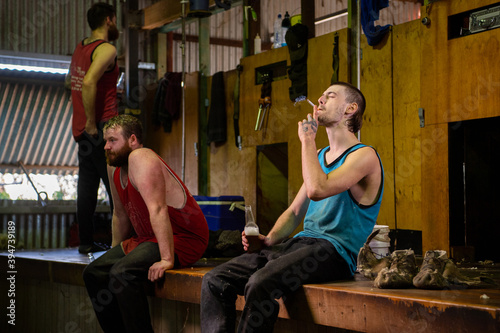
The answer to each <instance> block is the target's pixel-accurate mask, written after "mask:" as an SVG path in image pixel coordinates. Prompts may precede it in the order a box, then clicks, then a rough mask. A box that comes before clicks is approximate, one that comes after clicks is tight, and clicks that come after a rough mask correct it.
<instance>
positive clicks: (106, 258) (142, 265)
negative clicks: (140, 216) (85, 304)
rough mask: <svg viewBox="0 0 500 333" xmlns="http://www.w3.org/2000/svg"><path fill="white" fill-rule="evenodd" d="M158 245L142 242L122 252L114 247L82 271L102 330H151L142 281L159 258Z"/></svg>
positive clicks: (141, 331)
mask: <svg viewBox="0 0 500 333" xmlns="http://www.w3.org/2000/svg"><path fill="white" fill-rule="evenodd" d="M160 259H161V256H160V250H159V248H158V244H156V243H152V242H145V243H141V244H140V245H139V246H137V247H136V248H135V249H134V250H132V251H131V252H130V253H129V254H127V255H125V253H124V252H123V250H122V248H121V246H115V247H113V248H112V249H110V250H109V251H107V252H106V253H104V254H103V255H102V256H101V257H99V258H97V259H96V260H95V261H93V262H91V263H90V264H89V265H88V266H87V267H86V268H85V270H84V271H83V280H84V282H85V286H86V287H87V292H88V294H89V296H90V300H91V302H92V306H93V307H94V311H95V313H96V316H97V320H98V321H99V324H100V325H101V328H102V329H103V331H104V332H106V333H108V332H120V333H123V332H140V333H143V332H153V327H152V325H151V318H150V314H149V305H148V299H147V295H146V291H145V284H146V283H149V282H148V270H149V267H151V265H153V263H155V262H157V261H160Z"/></svg>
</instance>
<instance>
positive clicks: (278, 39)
mask: <svg viewBox="0 0 500 333" xmlns="http://www.w3.org/2000/svg"><path fill="white" fill-rule="evenodd" d="M282 21H283V20H282V19H281V14H278V18H277V19H276V21H274V44H273V48H274V49H277V48H279V47H281V43H282V42H283V33H282V31H281V22H282Z"/></svg>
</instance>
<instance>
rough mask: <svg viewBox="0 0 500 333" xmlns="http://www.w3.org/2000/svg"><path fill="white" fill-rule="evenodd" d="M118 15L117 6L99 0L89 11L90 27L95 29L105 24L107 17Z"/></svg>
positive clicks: (88, 20)
mask: <svg viewBox="0 0 500 333" xmlns="http://www.w3.org/2000/svg"><path fill="white" fill-rule="evenodd" d="M115 16H116V10H115V7H113V6H112V5H110V4H107V3H105V2H98V3H95V4H93V5H92V7H90V9H89V10H88V11H87V22H88V23H89V26H90V29H92V31H94V30H95V29H97V28H99V27H100V26H102V25H103V24H104V21H106V18H108V17H109V18H111V19H112V18H113V17H115Z"/></svg>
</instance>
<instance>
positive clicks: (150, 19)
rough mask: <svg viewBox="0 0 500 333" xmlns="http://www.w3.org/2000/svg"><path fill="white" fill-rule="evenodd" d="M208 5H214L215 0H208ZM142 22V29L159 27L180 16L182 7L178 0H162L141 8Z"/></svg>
mask: <svg viewBox="0 0 500 333" xmlns="http://www.w3.org/2000/svg"><path fill="white" fill-rule="evenodd" d="M208 6H209V7H212V6H215V0H210V1H209V2H208ZM143 12H144V24H143V26H142V29H144V30H151V29H155V28H159V27H161V26H163V25H165V24H167V23H170V22H172V21H175V20H177V19H178V18H180V17H181V12H182V7H181V2H180V1H178V0H177V1H172V0H162V1H159V2H157V3H155V4H153V5H151V6H149V7H146V8H144V9H143Z"/></svg>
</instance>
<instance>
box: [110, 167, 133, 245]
mask: <svg viewBox="0 0 500 333" xmlns="http://www.w3.org/2000/svg"><path fill="white" fill-rule="evenodd" d="M114 171H115V168H112V167H109V166H108V178H109V186H110V187H111V196H112V197H113V219H112V231H113V232H112V236H113V240H112V242H111V246H112V247H115V246H117V245H119V244H120V243H121V242H122V241H124V240H125V239H127V238H129V236H130V232H131V230H132V225H131V223H130V220H129V218H128V216H127V213H126V211H125V208H124V207H123V205H122V202H121V201H120V197H119V196H118V192H117V191H116V186H115V182H114V181H113V173H114Z"/></svg>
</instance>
